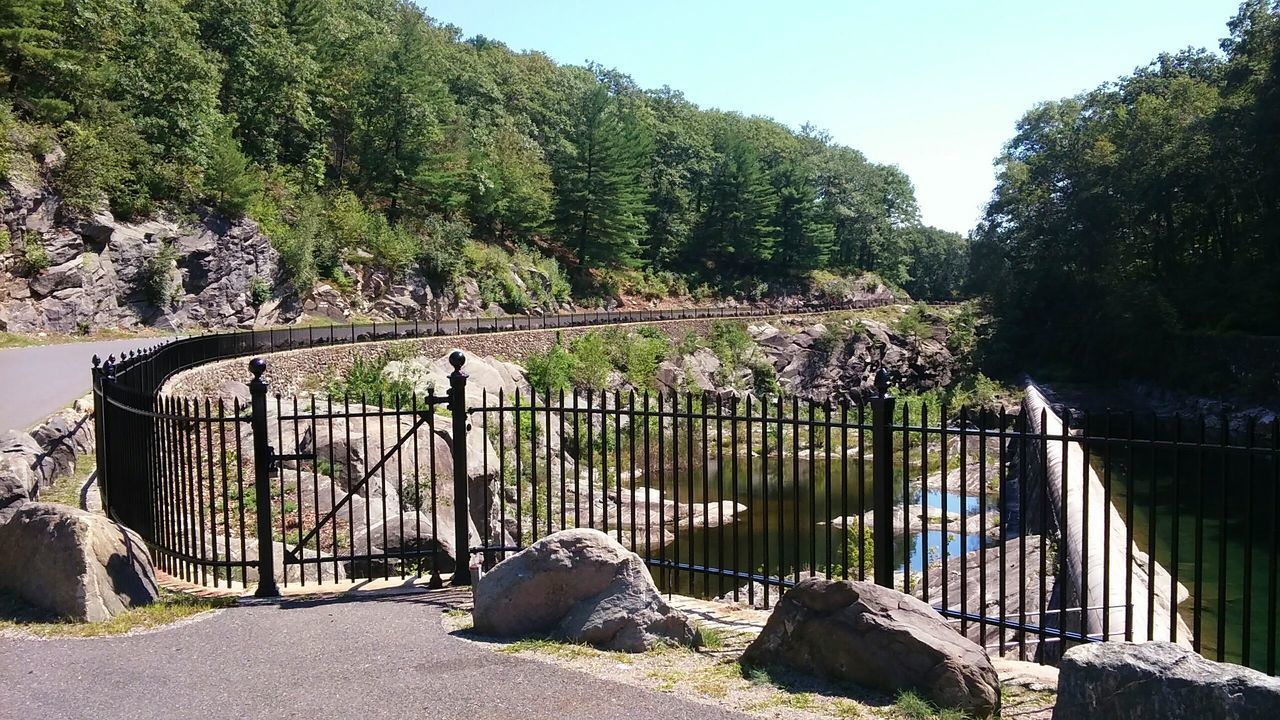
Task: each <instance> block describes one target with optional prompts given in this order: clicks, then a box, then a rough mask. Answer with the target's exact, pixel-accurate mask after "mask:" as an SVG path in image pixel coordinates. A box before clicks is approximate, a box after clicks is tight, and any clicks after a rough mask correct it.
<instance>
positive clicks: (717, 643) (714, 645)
mask: <svg viewBox="0 0 1280 720" xmlns="http://www.w3.org/2000/svg"><path fill="white" fill-rule="evenodd" d="M698 632H699V633H700V634H701V635H702V647H704V648H706V649H707V650H720V649H722V648H723V647H724V632H723V631H721V630H720V628H716V627H712V626H710V625H699V626H698Z"/></svg>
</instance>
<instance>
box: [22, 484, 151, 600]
mask: <svg viewBox="0 0 1280 720" xmlns="http://www.w3.org/2000/svg"><path fill="white" fill-rule="evenodd" d="M0 588H2V589H4V590H8V591H10V592H12V593H14V594H16V595H18V596H20V597H22V598H23V599H24V600H26V601H27V602H29V603H31V604H33V605H36V606H37V607H41V608H44V609H46V610H49V611H50V612H53V613H55V614H57V615H59V616H62V617H66V618H69V619H72V620H79V621H88V622H99V621H103V620H109V619H110V618H112V617H114V616H116V615H118V614H120V613H122V612H124V611H125V610H127V609H129V608H131V607H134V606H137V605H144V604H147V603H149V602H151V601H153V600H155V599H156V597H157V596H158V594H159V588H158V587H157V585H156V578H155V572H154V570H153V569H152V567H151V556H150V555H149V554H148V552H147V548H146V546H145V545H144V544H143V542H142V539H141V538H140V537H138V535H137V534H136V533H134V532H133V531H132V530H129V529H128V528H126V527H124V526H123V525H120V524H118V523H114V522H112V521H110V520H108V519H107V518H105V517H103V516H101V515H94V514H91V513H88V512H85V511H83V510H77V509H75V508H70V507H67V506H65V505H53V504H48V503H26V504H24V505H23V506H22V507H20V508H19V509H18V511H17V512H16V513H15V514H14V515H13V517H12V518H10V520H9V521H8V522H7V523H5V524H3V525H0Z"/></svg>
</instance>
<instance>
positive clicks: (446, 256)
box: [420, 216, 471, 283]
mask: <svg viewBox="0 0 1280 720" xmlns="http://www.w3.org/2000/svg"><path fill="white" fill-rule="evenodd" d="M422 231H423V234H424V237H423V240H422V254H421V259H420V262H421V264H422V271H423V273H425V274H426V276H427V277H428V278H431V279H432V280H435V281H437V282H440V283H452V282H455V281H456V280H457V279H458V278H459V277H460V276H462V274H463V273H465V272H466V271H467V255H466V252H467V246H468V238H469V237H471V228H470V227H468V226H467V224H466V223H464V222H460V221H457V220H446V219H444V218H442V217H439V216H432V217H429V218H427V219H426V221H425V222H424V223H423V228H422Z"/></svg>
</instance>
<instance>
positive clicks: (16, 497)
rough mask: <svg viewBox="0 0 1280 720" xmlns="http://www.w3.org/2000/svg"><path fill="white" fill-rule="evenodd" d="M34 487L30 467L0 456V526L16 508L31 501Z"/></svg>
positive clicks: (33, 476)
mask: <svg viewBox="0 0 1280 720" xmlns="http://www.w3.org/2000/svg"><path fill="white" fill-rule="evenodd" d="M36 485H37V481H36V479H35V474H34V473H33V472H31V468H30V467H28V466H27V465H25V464H24V463H22V462H18V461H16V460H15V459H13V458H10V457H8V456H6V455H4V454H0V524H4V523H6V522H8V521H9V518H10V517H12V516H13V514H14V513H15V512H17V511H18V508H19V507H21V506H22V504H23V503H25V502H27V501H29V500H30V499H31V496H32V495H34V494H35V492H36Z"/></svg>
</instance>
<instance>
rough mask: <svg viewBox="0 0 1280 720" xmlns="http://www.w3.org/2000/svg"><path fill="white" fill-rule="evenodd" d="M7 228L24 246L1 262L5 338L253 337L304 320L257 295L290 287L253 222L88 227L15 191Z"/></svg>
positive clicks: (214, 219)
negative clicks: (161, 330)
mask: <svg viewBox="0 0 1280 720" xmlns="http://www.w3.org/2000/svg"><path fill="white" fill-rule="evenodd" d="M0 223H2V224H3V225H4V226H5V227H6V229H7V231H8V234H9V236H10V238H20V239H21V242H20V243H14V242H13V241H12V240H11V241H10V246H11V247H10V252H9V253H8V254H7V255H3V256H0V330H7V331H9V332H36V331H52V332H63V333H73V332H78V331H85V330H88V329H92V328H132V327H136V326H140V325H149V326H156V327H165V328H178V327H188V326H200V327H252V326H254V325H255V324H258V325H261V324H267V323H275V322H283V321H288V320H291V319H293V317H296V315H297V313H296V312H294V313H292V314H289V313H282V312H281V310H280V299H279V293H278V292H275V291H273V292H271V293H269V294H270V295H272V297H262V295H261V290H257V288H258V286H259V285H264V286H265V287H266V288H267V289H269V290H271V289H273V288H276V287H277V286H278V285H279V284H280V283H281V280H282V278H281V276H280V272H279V271H280V259H279V254H278V253H277V252H276V251H275V250H274V249H273V248H272V247H271V242H270V240H269V239H268V238H267V236H266V235H264V234H262V232H260V230H259V229H258V226H257V225H256V224H255V223H253V222H250V221H248V220H240V221H236V222H231V221H228V220H227V219H226V218H223V217H222V216H220V215H217V214H211V213H205V214H203V215H200V216H198V217H197V218H196V219H195V220H194V221H190V220H186V219H179V218H174V217H163V216H162V217H158V218H155V219H151V220H146V221H142V222H126V221H123V220H118V219H116V218H115V217H113V216H112V215H111V214H110V213H109V212H107V211H106V210H101V211H99V212H98V213H97V214H95V215H93V216H92V217H87V218H86V217H79V216H76V215H74V214H71V213H68V212H66V211H65V209H64V208H63V207H62V205H61V202H60V200H59V198H58V196H57V195H56V194H54V193H53V192H52V191H51V190H50V189H49V188H47V187H37V186H25V185H20V184H14V183H6V184H0ZM28 255H30V256H32V257H39V258H40V262H38V263H35V264H33V263H31V262H30V261H29V260H28ZM168 258H172V259H171V260H168ZM166 262H167V266H166ZM149 266H151V269H149ZM153 280H154V282H153ZM148 285H153V287H152V288H151V289H150V290H149V289H148ZM157 293H159V294H162V295H167V296H168V297H164V298H156V297H155V296H156V295H157Z"/></svg>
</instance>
